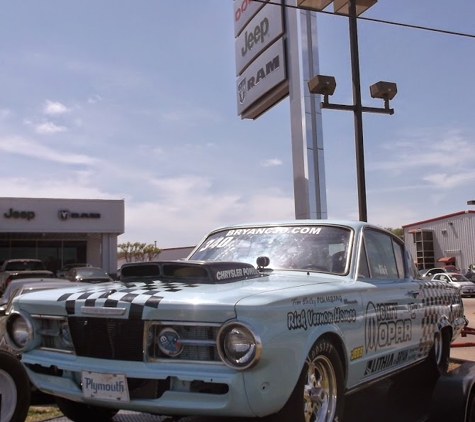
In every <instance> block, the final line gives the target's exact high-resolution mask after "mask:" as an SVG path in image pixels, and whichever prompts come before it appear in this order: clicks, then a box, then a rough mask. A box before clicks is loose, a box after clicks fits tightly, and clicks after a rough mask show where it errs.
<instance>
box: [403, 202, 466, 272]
mask: <svg viewBox="0 0 475 422" xmlns="http://www.w3.org/2000/svg"><path fill="white" fill-rule="evenodd" d="M402 228H403V230H404V240H405V242H406V246H407V249H408V250H409V252H410V253H411V255H412V257H413V258H414V262H415V263H416V265H417V268H418V269H427V268H434V267H444V266H445V265H455V266H456V267H457V268H458V269H460V270H461V271H462V272H465V271H466V270H467V269H468V266H469V265H471V264H475V241H474V239H475V211H473V210H469V211H460V212H456V213H453V214H448V215H443V216H440V217H436V218H432V219H428V220H424V221H418V222H416V223H411V224H407V225H405V226H403V227H402Z"/></svg>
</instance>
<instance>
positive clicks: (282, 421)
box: [271, 339, 344, 422]
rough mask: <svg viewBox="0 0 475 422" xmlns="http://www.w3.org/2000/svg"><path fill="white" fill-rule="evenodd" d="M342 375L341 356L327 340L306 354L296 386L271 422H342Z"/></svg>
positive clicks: (318, 342)
mask: <svg viewBox="0 0 475 422" xmlns="http://www.w3.org/2000/svg"><path fill="white" fill-rule="evenodd" d="M343 384H344V375H343V366H342V364H341V359H340V356H339V354H338V352H337V350H336V348H335V346H334V345H333V343H332V342H331V341H329V340H327V339H319V340H317V342H316V343H315V344H314V346H313V348H312V350H311V351H310V353H309V354H308V357H307V359H306V361H305V364H304V367H303V369H302V372H301V374H300V377H299V380H298V381H297V385H296V386H295V388H294V391H293V392H292V395H291V396H290V398H289V400H288V401H287V403H286V404H285V406H284V407H283V408H282V409H281V410H280V411H279V412H278V413H276V414H275V415H273V416H272V417H271V420H272V421H273V422H288V421H293V422H342V420H343V405H344V403H343V401H344V385H343Z"/></svg>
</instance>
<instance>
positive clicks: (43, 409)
mask: <svg viewBox="0 0 475 422" xmlns="http://www.w3.org/2000/svg"><path fill="white" fill-rule="evenodd" d="M58 416H63V414H62V413H61V412H60V411H59V409H58V406H54V405H53V406H52V405H41V406H37V405H33V406H30V410H29V411H28V416H27V418H26V421H25V422H35V421H44V420H46V419H52V418H57V417H58Z"/></svg>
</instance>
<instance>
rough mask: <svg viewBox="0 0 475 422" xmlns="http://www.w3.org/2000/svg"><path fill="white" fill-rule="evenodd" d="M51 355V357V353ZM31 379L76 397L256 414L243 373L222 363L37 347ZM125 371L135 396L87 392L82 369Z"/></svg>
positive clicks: (140, 407)
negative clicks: (116, 357)
mask: <svg viewBox="0 0 475 422" xmlns="http://www.w3.org/2000/svg"><path fill="white" fill-rule="evenodd" d="M48 355H49V356H48ZM22 362H23V364H24V365H25V367H26V370H27V372H28V376H29V377H30V380H31V381H32V382H33V384H35V386H36V387H38V388H39V389H40V390H41V391H43V392H45V393H48V394H52V395H53V396H58V397H63V398H66V399H69V400H72V401H75V402H81V403H86V404H90V405H94V406H101V407H109V408H114V409H124V410H133V411H138V412H144V413H152V414H161V415H178V414H179V415H207V416H238V417H255V416H257V415H256V413H255V412H253V411H252V410H251V407H250V405H249V401H248V397H247V393H246V388H245V382H244V377H243V374H242V373H240V372H237V371H233V370H231V369H230V368H228V367H226V366H224V365H221V364H197V365H195V364H179V365H178V364H167V363H144V362H127V361H110V360H107V361H106V360H101V359H92V358H80V357H76V356H73V355H63V354H56V353H55V354H54V359H52V355H51V353H48V354H46V353H44V352H42V351H32V352H30V353H26V354H24V355H23V357H22ZM85 369H87V370H88V371H93V372H98V373H106V374H122V375H124V376H125V377H126V379H127V383H128V389H129V394H130V399H129V400H128V401H119V400H104V399H95V398H90V397H86V396H85V395H84V393H83V390H82V387H81V372H82V371H83V370H85Z"/></svg>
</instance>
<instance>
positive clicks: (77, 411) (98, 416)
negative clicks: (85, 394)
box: [56, 397, 118, 422]
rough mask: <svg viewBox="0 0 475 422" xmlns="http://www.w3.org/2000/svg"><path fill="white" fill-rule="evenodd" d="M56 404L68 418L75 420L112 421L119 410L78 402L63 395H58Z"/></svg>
mask: <svg viewBox="0 0 475 422" xmlns="http://www.w3.org/2000/svg"><path fill="white" fill-rule="evenodd" d="M56 404H57V405H58V408H59V410H61V412H62V413H63V415H64V416H66V417H67V418H68V419H71V420H72V421H73V422H92V421H101V422H107V421H110V420H111V419H112V418H113V417H114V416H115V415H116V414H117V412H118V410H115V409H108V408H106V407H97V406H91V405H89V404H85V403H77V402H75V401H71V400H67V399H63V398H61V397H56Z"/></svg>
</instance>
